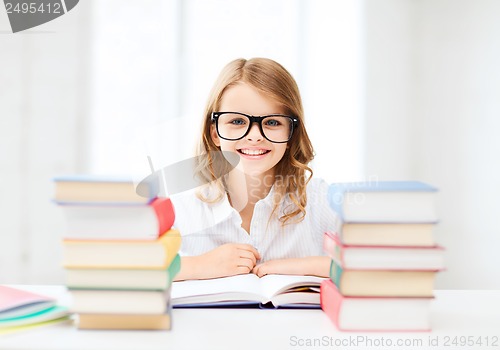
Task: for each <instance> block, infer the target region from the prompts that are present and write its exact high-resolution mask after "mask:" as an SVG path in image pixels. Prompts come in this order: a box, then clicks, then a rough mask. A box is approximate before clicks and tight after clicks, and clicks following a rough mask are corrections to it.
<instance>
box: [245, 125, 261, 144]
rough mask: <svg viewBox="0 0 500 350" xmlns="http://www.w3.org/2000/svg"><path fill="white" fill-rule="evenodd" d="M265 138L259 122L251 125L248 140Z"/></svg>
mask: <svg viewBox="0 0 500 350" xmlns="http://www.w3.org/2000/svg"><path fill="white" fill-rule="evenodd" d="M262 138H263V136H262V134H261V133H260V129H259V126H258V125H257V123H254V124H253V125H252V126H251V127H250V131H249V132H248V134H247V140H248V141H261V140H262Z"/></svg>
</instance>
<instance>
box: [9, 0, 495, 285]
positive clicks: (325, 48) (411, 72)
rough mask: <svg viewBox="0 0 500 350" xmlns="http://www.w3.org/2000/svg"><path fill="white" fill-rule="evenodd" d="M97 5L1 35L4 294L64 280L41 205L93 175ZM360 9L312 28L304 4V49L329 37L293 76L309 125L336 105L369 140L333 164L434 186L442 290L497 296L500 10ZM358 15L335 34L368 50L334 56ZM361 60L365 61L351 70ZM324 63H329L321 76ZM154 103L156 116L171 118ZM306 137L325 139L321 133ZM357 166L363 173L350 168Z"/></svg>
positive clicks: (402, 1)
mask: <svg viewBox="0 0 500 350" xmlns="http://www.w3.org/2000/svg"><path fill="white" fill-rule="evenodd" d="M91 4H92V2H91V1H81V2H80V3H79V4H78V6H77V7H76V8H75V9H74V10H72V11H70V12H69V13H68V14H67V15H65V16H62V17H61V18H58V19H56V20H54V21H52V22H50V23H47V24H45V25H44V26H43V29H42V28H41V27H40V29H37V30H31V31H29V32H26V33H18V34H15V35H12V34H8V33H7V31H8V29H9V24H8V22H7V16H6V14H5V11H0V184H1V185H0V191H1V193H0V283H60V282H61V281H62V273H63V271H62V268H61V266H60V258H61V256H60V255H61V250H60V238H61V234H62V232H63V224H62V218H61V213H60V211H59V210H58V209H57V208H56V207H55V206H54V205H53V204H52V203H51V202H50V200H49V199H50V198H51V196H52V185H51V181H50V179H51V177H52V176H54V175H56V174H62V173H75V172H81V171H88V169H90V168H91V164H90V163H89V159H91V158H92V157H93V155H92V153H91V152H93V150H95V149H93V148H91V147H90V144H89V135H88V133H89V129H88V127H89V125H92V122H96V121H98V119H96V118H95V116H94V118H93V119H90V117H89V116H90V114H91V113H92V110H91V105H92V103H94V102H95V101H92V96H93V94H92V93H89V91H88V89H89V86H93V82H92V81H91V78H90V77H92V76H94V75H95V74H96V72H94V73H93V74H94V75H93V74H91V70H92V69H93V66H95V65H96V64H100V65H101V66H100V67H101V68H103V69H104V72H108V68H106V67H107V66H105V65H104V63H106V62H105V61H102V59H103V57H101V56H99V55H98V54H94V53H92V52H89V49H90V48H91V47H92V45H89V42H90V41H91V40H94V39H93V38H96V37H98V36H99V35H100V33H98V32H95V33H92V32H90V30H91V28H92V27H93V24H94V23H93V21H94V20H99V21H105V18H104V19H103V18H101V17H99V18H97V17H95V13H94V12H93V11H91ZM176 4H177V3H176ZM315 4H316V3H315ZM361 5H362V6H361V9H360V8H359V4H358V3H353V2H351V1H350V0H348V1H346V2H345V3H342V2H341V1H336V2H334V4H333V5H331V9H330V11H332V12H330V13H331V16H330V15H329V14H330V13H328V14H327V15H325V16H323V17H321V19H319V20H318V19H317V20H314V18H319V17H315V16H320V15H321V13H319V14H318V12H320V9H321V7H319V6H318V7H316V5H315V6H311V7H308V10H309V11H310V12H309V13H308V14H306V15H307V16H310V17H307V16H306V17H305V18H306V19H307V20H306V21H305V22H304V25H305V26H306V28H305V31H306V32H307V31H310V33H308V34H307V33H306V36H304V37H301V38H300V40H302V41H301V42H304V43H305V41H304V40H305V38H306V37H307V35H314V33H320V32H321V33H322V35H325V33H326V34H328V33H329V35H331V37H330V40H324V41H321V40H318V41H316V42H314V41H311V42H309V43H308V44H307V45H308V46H307V49H308V50H310V52H312V53H314V55H315V57H317V58H314V59H310V60H309V61H307V60H306V61H304V62H306V64H307V65H306V68H307V67H309V68H307V69H309V71H308V70H305V71H300V73H299V74H298V79H299V80H300V83H301V84H302V85H303V86H302V85H301V87H302V88H303V89H307V90H308V91H314V90H320V93H318V94H317V95H316V96H314V95H311V97H310V99H309V101H310V102H307V103H308V104H307V105H306V111H309V112H310V113H311V114H308V116H309V117H311V116H312V115H314V114H320V113H322V112H323V111H324V110H328V109H327V108H319V107H318V104H319V103H320V102H321V103H323V102H324V101H327V102H328V103H331V104H334V103H335V98H337V101H339V100H341V102H342V107H338V104H337V107H336V108H337V109H335V113H337V114H340V115H335V116H334V117H335V118H337V119H336V121H335V123H333V124H335V125H340V126H342V125H343V127H345V128H348V129H349V128H350V129H352V128H355V127H356V125H358V126H359V125H364V130H363V131H362V132H361V133H360V135H364V137H363V138H362V139H361V140H360V139H354V140H350V141H349V140H346V141H345V142H347V144H344V143H342V142H338V141H339V140H336V141H335V142H337V143H336V146H335V147H336V148H337V149H336V150H335V151H334V152H332V153H331V154H332V155H335V154H337V155H338V154H339V151H340V152H342V154H345V157H344V158H342V157H339V158H336V159H337V163H338V164H339V166H340V165H342V164H346V162H348V161H349V159H348V158H349V154H350V152H356V154H355V156H354V163H355V164H357V162H358V161H359V159H361V157H364V161H363V162H362V164H359V172H361V173H362V174H363V177H364V178H378V179H380V180H383V179H402V178H412V179H421V180H423V181H427V182H429V183H431V184H434V185H436V186H438V187H439V188H440V189H441V192H440V197H439V205H440V216H441V223H440V225H439V226H438V232H437V236H438V240H439V241H440V243H442V244H443V245H444V246H445V247H446V248H447V260H448V266H449V268H448V270H447V271H446V272H444V273H442V274H440V277H439V280H438V287H439V288H500V278H499V277H500V273H498V272H497V268H496V267H497V266H498V265H500V258H499V256H500V255H499V254H497V253H496V249H497V247H500V238H499V237H500V223H499V221H498V220H496V216H497V213H496V211H497V210H498V207H499V206H498V205H497V201H498V198H500V185H499V184H498V180H497V179H498V178H500V176H499V175H500V174H499V173H500V165H499V162H498V160H497V158H498V154H499V153H500V152H499V151H500V137H498V136H497V134H498V130H500V118H498V116H500V103H499V96H500V70H499V65H498V62H500V44H499V43H500V40H499V39H498V38H500V2H499V1H496V0H476V1H471V0H365V1H364V2H363V3H362V4H361ZM360 10H362V11H364V21H363V22H364V29H363V28H362V31H361V33H357V32H356V30H357V29H356V28H355V27H356V26H354V25H353V26H352V27H349V26H344V27H343V28H351V29H348V30H349V31H350V34H353V33H354V35H355V36H356V35H358V34H359V35H362V36H364V40H365V41H364V42H365V45H364V46H363V47H357V46H355V45H353V46H348V45H344V46H342V47H343V48H344V49H346V48H347V49H346V51H344V52H342V51H341V50H338V49H337V46H336V45H338V44H341V43H342V37H343V36H342V33H341V30H339V29H338V28H339V26H341V23H342V20H343V19H345V18H346V17H345V16H342V13H343V11H349V14H350V15H349V16H350V17H348V18H350V19H352V20H357V18H358V17H357V13H358V11H360ZM327 19H328V20H329V21H327ZM332 19H335V21H333V22H332V21H330V20H332ZM143 30H148V29H147V28H143ZM101 34H102V33H101ZM104 44H105V43H103V45H104ZM122 44H123V45H122V47H126V46H127V45H126V44H127V43H126V42H122ZM332 48H333V49H332ZM299 54H300V53H299ZM358 54H361V57H364V61H361V62H358V61H353V60H356V57H358V56H357V55H358ZM333 55H337V56H338V57H336V58H335V57H333ZM329 56H332V59H331V61H332V62H337V66H335V67H327V65H328V62H329V60H328V57H329ZM297 60H299V59H297ZM301 60H304V57H302V58H301ZM155 64H157V66H158V65H159V64H158V62H157V61H155ZM172 64H173V63H172ZM343 65H344V66H345V67H348V71H349V72H353V67H359V72H357V73H352V75H353V76H352V79H353V82H352V84H348V85H346V86H345V89H342V88H341V87H339V85H338V84H337V85H335V84H334V85H332V86H328V82H330V81H334V80H335V79H336V78H337V77H340V76H342V74H345V72H343V71H342V69H341V67H342V66H343ZM322 66H325V71H324V73H323V72H322V71H321V69H318V67H322ZM169 67H170V66H169ZM165 69H167V70H168V69H171V67H170V68H165ZM322 73H323V74H324V77H323V78H324V79H323V80H321V79H320V80H318V81H324V82H325V85H323V86H316V85H315V83H314V79H313V78H314V77H320V78H321V77H322ZM161 74H164V75H165V74H167V73H166V72H161ZM153 75H154V74H153ZM94 83H95V82H94ZM164 84H169V83H168V82H166V83H165V82H164ZM158 86H159V89H163V90H162V92H159V93H158V94H159V95H158V96H156V95H155V96H156V97H155V96H153V95H149V96H143V95H141V96H143V98H144V101H146V100H147V99H148V98H149V99H151V101H153V102H154V101H156V100H158V99H161V98H162V96H163V94H164V93H165V89H167V90H168V89H169V88H170V87H169V86H170V85H169V86H163V87H162V86H160V85H158ZM363 86H364V90H363V91H361V92H360V91H359V89H361V88H362V87H363ZM110 88H112V86H110ZM102 89H103V90H102V91H103V93H104V92H106V89H104V88H102ZM339 94H341V96H342V97H339ZM132 95H133V94H132ZM357 98H359V100H357ZM349 104H352V105H353V106H352V109H351V111H349V108H348V106H349ZM152 106H153V107H154V106H156V107H154V109H151V110H152V111H153V112H151V113H152V114H154V115H157V114H161V113H163V112H165V111H164V110H163V111H162V110H161V107H158V105H152ZM153 107H151V108H153ZM339 108H340V109H339ZM341 110H345V111H347V112H346V116H345V118H351V119H349V121H348V122H347V123H346V124H341V123H340V122H342V120H341V118H342V115H341V114H342V113H341ZM100 113H102V111H101V112H100ZM155 113H156V114H155ZM335 113H333V114H335ZM347 113H350V114H348V115H347ZM361 117H362V118H361ZM309 120H312V119H311V118H310V119H309ZM337 122H338V123H337ZM340 126H339V128H340ZM324 130H327V128H326V127H325V129H324ZM340 130H344V129H341V128H340ZM337 132H339V130H337ZM313 136H314V137H316V138H318V137H319V138H324V135H323V136H322V134H321V133H320V132H316V133H315V135H313ZM340 136H341V135H340ZM348 142H351V143H350V144H349V143H348ZM110 146H111V147H112V145H110ZM360 146H361V147H362V152H359V151H357V148H358V147H360ZM343 147H345V148H343ZM318 151H319V150H318ZM335 152H337V153H335ZM358 152H359V153H361V154H362V155H360V154H359V153H358ZM319 161H321V164H318V168H319V169H321V167H324V164H325V162H330V163H333V162H331V161H330V159H329V157H328V156H326V157H325V155H324V154H323V155H322V156H318V162H319ZM352 169H355V170H353V172H352V173H353V174H354V173H356V174H357V173H358V170H356V169H358V165H356V166H355V167H354V168H352ZM325 171H326V170H325ZM348 175H350V173H349V172H345V173H344V174H343V175H342V176H348ZM332 180H335V179H332ZM342 180H344V178H343V179H342Z"/></svg>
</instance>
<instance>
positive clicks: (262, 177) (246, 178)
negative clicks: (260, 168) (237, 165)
mask: <svg viewBox="0 0 500 350" xmlns="http://www.w3.org/2000/svg"><path fill="white" fill-rule="evenodd" d="M226 184H227V192H228V195H229V200H230V202H231V206H232V207H233V208H235V209H236V210H238V211H241V210H243V209H244V208H246V207H248V206H251V207H253V206H254V205H255V203H257V202H258V201H259V200H261V199H263V198H265V197H266V196H267V195H268V193H269V191H271V187H272V186H273V184H274V171H272V169H271V170H270V171H269V172H266V173H263V174H258V175H247V174H245V173H244V172H242V171H241V170H239V169H233V170H232V171H231V172H230V173H229V174H228V177H227V181H226Z"/></svg>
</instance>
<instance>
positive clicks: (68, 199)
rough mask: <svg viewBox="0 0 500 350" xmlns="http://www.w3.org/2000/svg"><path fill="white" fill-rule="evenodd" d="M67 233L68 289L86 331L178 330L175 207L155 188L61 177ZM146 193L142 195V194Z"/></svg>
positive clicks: (58, 195)
mask: <svg viewBox="0 0 500 350" xmlns="http://www.w3.org/2000/svg"><path fill="white" fill-rule="evenodd" d="M55 184H56V187H55V189H56V194H55V201H56V203H58V204H59V205H60V207H61V208H62V209H63V212H64V215H65V217H66V222H67V227H66V231H65V235H64V240H63V265H64V268H65V271H66V285H67V287H68V289H69V291H70V294H71V297H72V306H71V310H72V311H73V312H75V313H76V314H77V315H78V328H80V329H170V327H171V313H170V310H171V300H170V299H171V297H170V289H171V285H172V280H173V278H174V276H175V275H176V274H177V273H178V272H179V270H180V257H179V255H178V251H179V248H180V245H181V237H180V234H179V232H178V231H176V230H175V229H172V224H173V222H174V208H173V206H172V202H171V201H170V199H169V198H158V197H156V194H157V193H158V191H157V188H156V186H155V183H154V182H153V181H151V183H149V184H145V183H144V182H143V183H141V189H140V191H138V190H137V189H136V187H135V185H134V182H133V181H130V180H119V179H105V178H101V177H90V176H78V177H59V178H56V179H55ZM138 193H140V194H138Z"/></svg>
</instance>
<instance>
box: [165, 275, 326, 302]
mask: <svg viewBox="0 0 500 350" xmlns="http://www.w3.org/2000/svg"><path fill="white" fill-rule="evenodd" d="M323 280H324V278H321V277H316V276H292V275H267V276H264V277H262V278H259V277H257V275H254V274H246V275H237V276H230V277H222V278H215V279H209V280H193V281H179V282H174V283H173V285H172V306H173V307H219V306H245V305H256V306H260V307H264V308H277V307H290V308H319V305H320V296H319V286H320V285H321V282H322V281H323Z"/></svg>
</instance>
